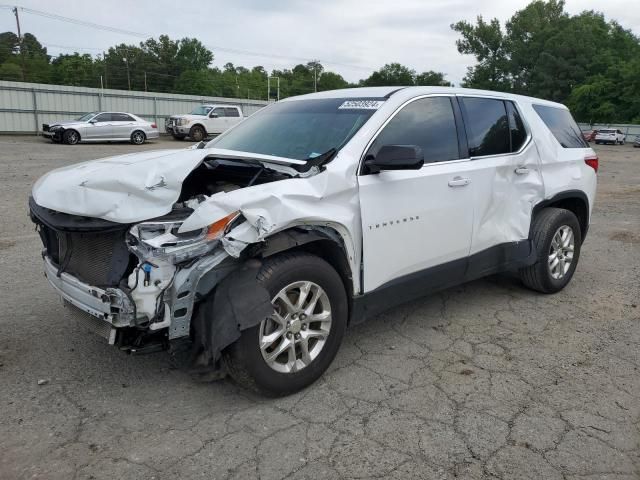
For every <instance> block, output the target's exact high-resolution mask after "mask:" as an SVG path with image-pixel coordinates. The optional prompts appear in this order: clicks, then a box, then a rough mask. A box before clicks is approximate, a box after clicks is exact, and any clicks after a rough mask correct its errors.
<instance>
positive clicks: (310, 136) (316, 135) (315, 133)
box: [207, 98, 384, 160]
mask: <svg viewBox="0 0 640 480" xmlns="http://www.w3.org/2000/svg"><path fill="white" fill-rule="evenodd" d="M383 102H384V99H379V98H377V99H348V100H347V99H344V98H328V99H314V100H292V101H287V102H281V103H276V104H274V105H271V106H269V107H266V108H265V109H263V110H261V111H259V112H258V113H256V114H255V115H252V116H251V117H249V118H248V119H246V120H245V121H244V122H242V123H240V124H239V125H238V126H237V127H235V128H234V129H233V130H230V131H229V132H227V133H226V134H224V135H223V136H221V137H220V138H217V139H215V140H213V141H211V142H210V143H209V145H207V147H208V148H224V149H227V150H237V151H241V152H251V153H259V154H263V155H273V156H277V157H286V158H293V159H296V160H308V159H311V158H315V157H317V156H319V155H321V154H323V153H325V152H327V151H329V150H331V149H332V148H335V149H336V150H339V149H340V148H341V147H342V146H343V145H344V144H345V143H346V142H347V141H348V140H349V139H350V138H351V137H353V135H354V134H355V133H356V132H357V131H358V130H359V129H360V127H362V125H364V123H365V122H366V121H367V120H368V119H369V117H371V115H373V113H374V112H375V111H376V109H377V108H378V107H380V105H382V103H383Z"/></svg>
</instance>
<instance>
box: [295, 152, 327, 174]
mask: <svg viewBox="0 0 640 480" xmlns="http://www.w3.org/2000/svg"><path fill="white" fill-rule="evenodd" d="M336 153H338V149H337V148H331V149H329V150H327V151H326V152H324V153H321V154H320V155H318V156H317V157H313V158H308V159H307V160H306V162H307V163H305V164H304V165H291V166H292V167H293V168H294V169H295V170H297V171H298V172H300V173H306V172H308V171H309V170H311V169H312V168H313V167H318V168H320V167H322V166H323V165H325V164H327V163H329V162H330V161H331V160H333V157H335V156H336Z"/></svg>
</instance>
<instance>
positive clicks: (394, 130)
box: [369, 97, 460, 163]
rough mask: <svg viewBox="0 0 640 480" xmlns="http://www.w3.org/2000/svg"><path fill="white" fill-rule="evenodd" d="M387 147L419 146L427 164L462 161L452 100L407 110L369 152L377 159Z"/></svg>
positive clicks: (414, 105) (437, 99) (438, 100)
mask: <svg viewBox="0 0 640 480" xmlns="http://www.w3.org/2000/svg"><path fill="white" fill-rule="evenodd" d="M384 145H417V146H419V147H420V148H421V149H422V153H423V154H424V162H425V163H434V162H445V161H447V160H457V159H459V158H460V151H459V148H458V132H457V130H456V121H455V117H454V114H453V107H452V105H451V99H450V98H449V97H428V98H422V99H419V100H415V101H413V102H411V103H410V104H408V105H407V106H405V107H404V108H403V109H402V110H401V111H400V112H398V113H397V114H396V115H395V116H394V117H393V118H392V119H391V121H390V122H389V123H388V124H387V125H386V126H385V127H384V129H383V130H382V132H380V134H379V135H378V137H377V138H376V139H375V140H374V142H373V144H372V145H371V148H370V149H369V152H370V153H371V154H373V155H375V154H376V153H377V152H378V151H379V150H380V148H381V147H383V146H384Z"/></svg>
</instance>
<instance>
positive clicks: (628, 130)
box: [578, 123, 640, 142]
mask: <svg viewBox="0 0 640 480" xmlns="http://www.w3.org/2000/svg"><path fill="white" fill-rule="evenodd" d="M578 126H579V127H580V129H581V130H601V129H603V128H615V129H617V130H620V131H621V132H622V133H624V134H625V135H626V136H627V141H628V142H631V141H633V140H634V139H635V138H636V136H640V125H633V124H630V123H594V124H589V123H579V124H578Z"/></svg>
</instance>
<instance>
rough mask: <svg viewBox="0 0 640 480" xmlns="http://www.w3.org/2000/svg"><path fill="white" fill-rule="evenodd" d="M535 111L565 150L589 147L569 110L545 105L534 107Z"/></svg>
mask: <svg viewBox="0 0 640 480" xmlns="http://www.w3.org/2000/svg"><path fill="white" fill-rule="evenodd" d="M533 109H534V110H535V111H536V113H537V114H538V116H539V117H540V118H541V119H542V121H543V122H544V124H545V125H546V126H547V128H549V130H551V133H553V136H554V137H556V140H558V143H560V145H561V146H562V147H563V148H588V147H589V145H588V144H587V142H585V140H584V138H582V134H581V133H580V129H579V128H578V125H577V124H576V121H575V120H574V119H573V117H572V116H571V113H569V110H565V109H564V108H556V107H547V106H545V105H533ZM601 131H602V130H601Z"/></svg>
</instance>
